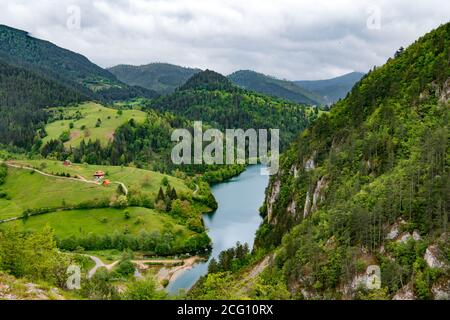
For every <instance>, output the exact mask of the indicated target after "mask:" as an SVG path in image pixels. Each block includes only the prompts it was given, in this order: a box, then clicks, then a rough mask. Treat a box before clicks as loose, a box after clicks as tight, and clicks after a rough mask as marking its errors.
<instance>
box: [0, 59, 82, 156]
mask: <svg viewBox="0 0 450 320" xmlns="http://www.w3.org/2000/svg"><path fill="white" fill-rule="evenodd" d="M85 99H86V96H84V95H83V94H82V93H80V92H79V91H76V90H74V89H72V88H69V87H67V86H65V85H63V84H61V83H58V82H56V81H54V80H50V79H46V78H43V77H41V76H40V75H38V74H36V73H34V72H31V71H28V70H26V69H23V68H20V67H16V66H11V65H9V64H7V63H4V62H2V61H1V60H0V144H6V145H14V146H18V147H22V148H30V147H31V145H32V144H33V143H34V142H35V136H36V132H37V131H38V129H40V128H43V127H44V125H45V123H46V121H47V118H48V115H47V113H46V112H44V110H43V108H44V107H49V106H61V105H66V104H68V103H71V102H80V101H82V100H85Z"/></svg>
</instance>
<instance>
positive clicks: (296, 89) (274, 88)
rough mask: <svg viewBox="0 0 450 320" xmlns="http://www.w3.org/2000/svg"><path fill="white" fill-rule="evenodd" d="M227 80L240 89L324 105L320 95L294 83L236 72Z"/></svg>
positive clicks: (245, 72)
mask: <svg viewBox="0 0 450 320" xmlns="http://www.w3.org/2000/svg"><path fill="white" fill-rule="evenodd" d="M228 78H229V79H230V80H231V81H232V82H233V83H234V84H236V85H238V86H240V87H241V88H245V89H248V90H252V91H256V92H259V93H263V94H267V95H270V96H274V97H278V98H283V99H286V100H290V101H293V102H297V103H304V104H309V105H321V104H324V103H325V101H324V100H322V98H321V96H320V95H317V94H315V93H313V92H310V91H308V90H306V89H304V88H302V87H301V86H299V85H297V84H295V83H294V82H291V81H286V80H280V79H276V78H274V77H271V76H267V75H264V74H261V73H257V72H254V71H250V70H240V71H236V72H234V73H232V74H230V75H229V76H228Z"/></svg>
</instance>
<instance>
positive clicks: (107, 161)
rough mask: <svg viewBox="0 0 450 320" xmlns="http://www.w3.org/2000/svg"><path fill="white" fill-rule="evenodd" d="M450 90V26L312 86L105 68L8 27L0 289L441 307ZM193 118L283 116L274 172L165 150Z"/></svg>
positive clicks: (1, 89) (153, 68)
mask: <svg viewBox="0 0 450 320" xmlns="http://www.w3.org/2000/svg"><path fill="white" fill-rule="evenodd" d="M234 70H239V69H234ZM228 71H229V70H228ZM333 72H334V73H335V69H333ZM298 78H299V79H301V78H302V77H301V75H299V76H298ZM449 99H450V23H446V24H442V25H440V26H439V27H437V28H436V29H434V30H432V31H430V32H429V33H427V34H425V35H423V36H422V37H421V38H419V39H417V40H416V41H415V42H414V43H412V44H411V45H410V46H409V47H407V48H406V49H404V48H403V47H402V48H401V49H399V50H398V51H397V52H395V53H394V55H393V57H391V58H388V59H387V61H386V63H385V64H383V65H381V66H376V67H373V68H372V69H371V70H368V72H367V73H358V72H351V73H347V74H345V75H343V76H340V77H336V78H332V79H328V80H317V81H289V80H281V79H278V78H276V77H273V76H270V75H266V74H262V73H258V72H255V71H252V70H240V71H235V72H232V73H231V74H229V75H228V76H225V75H222V74H221V73H219V72H216V71H213V70H209V69H205V70H201V69H198V68H188V67H182V66H176V65H170V64H166V63H150V64H147V65H140V66H133V65H128V64H127V65H125V64H119V65H117V66H116V67H111V68H102V67H100V66H98V65H96V64H95V63H93V62H91V61H90V60H88V59H87V58H86V57H84V56H83V55H81V54H78V53H75V52H72V51H70V50H67V49H63V48H60V47H58V46H56V45H55V44H53V43H51V42H48V41H44V40H40V39H38V38H35V37H33V36H32V35H30V34H28V33H27V32H26V31H22V30H18V29H14V28H11V27H8V26H4V25H0V299H13V300H16V299H22V298H23V299H75V300H85V299H86V300H162V299H183V300H222V299H224V300H235V299H242V300H249V299H251V300H288V299H292V300H397V299H408V300H412V299H417V300H441V299H443V300H448V299H450V239H449V231H450V229H449V228H450V225H449V223H448V221H449V216H448V209H449V201H448V200H449V198H448V195H449V194H450V192H449V186H450V184H449V171H448V167H449V146H448V138H449V134H448V119H449V115H450V112H449V111H450V108H449ZM198 122H201V123H202V125H203V127H204V129H205V131H206V130H208V129H216V132H224V131H225V130H227V129H242V131H245V130H249V129H250V130H251V129H255V132H258V130H261V129H265V130H268V131H269V132H270V135H269V137H268V140H270V141H271V142H274V141H275V140H276V139H277V138H278V137H276V136H275V135H273V136H272V131H271V129H278V130H279V132H280V135H279V142H280V148H279V150H276V147H275V146H273V145H272V144H269V145H270V148H272V149H271V150H267V146H266V150H263V148H261V146H260V149H259V151H261V150H263V151H268V156H271V155H274V156H277V155H278V153H280V154H281V156H280V157H279V159H278V158H277V159H276V160H277V163H278V160H279V165H280V166H279V170H276V171H275V172H274V174H273V175H270V176H269V175H265V174H263V173H267V169H268V168H267V166H264V165H262V164H257V165H253V164H252V162H250V161H249V160H248V159H247V160H245V161H243V162H242V163H239V164H232V163H235V162H233V161H232V162H228V163H227V164H224V165H222V164H217V163H216V164H208V163H206V162H205V161H203V160H202V159H200V160H198V158H199V157H197V158H196V157H195V155H194V156H192V155H191V154H189V155H188V156H187V158H188V159H187V160H188V161H182V163H177V162H176V161H175V160H174V158H173V157H172V151H173V150H174V148H176V146H177V143H176V141H172V139H171V136H172V134H173V132H174V130H176V129H183V130H185V131H184V132H187V133H188V135H192V133H196V127H195V124H196V123H198ZM202 139H203V135H202ZM226 139H233V142H234V137H231V138H230V137H227V138H226ZM205 142H207V141H205V140H202V141H200V142H199V143H198V144H196V142H195V141H194V143H189V144H188V148H187V150H190V148H191V147H193V148H194V149H198V150H200V151H202V150H203V149H202V148H203V147H205V146H208V145H207V144H206V143H205ZM214 142H217V141H214ZM220 142H221V143H222V148H221V149H219V150H220V152H224V153H225V151H224V150H222V149H223V147H224V146H225V147H226V146H227V144H226V143H225V144H224V143H223V142H228V141H226V140H225V141H220ZM243 142H244V143H242V145H244V155H245V156H246V155H250V151H249V149H250V147H249V146H250V144H251V141H250V139H248V140H245V139H244V141H243ZM258 142H260V140H259V139H258ZM270 148H269V149H270ZM230 149H231V151H233V154H234V153H235V151H236V150H237V148H236V147H234V146H233V147H232V148H230ZM217 152H219V151H217ZM183 155H184V149H183ZM215 155H216V154H215ZM259 155H261V153H260V154H259ZM234 157H235V156H234V155H233V160H235V159H234ZM192 159H196V160H197V161H191V160H192ZM259 160H261V159H259ZM261 163H262V162H261ZM277 169H278V168H277ZM74 270H75V271H74ZM69 271H70V272H69ZM78 271H79V272H78ZM71 272H73V274H72V273H71ZM72 276H73V277H78V280H79V282H80V285H79V286H75V287H73V286H72V284H73V283H77V281H74V282H73V283H71V282H70V281H73V279H74V278H73V277H72ZM75 280H77V279H75Z"/></svg>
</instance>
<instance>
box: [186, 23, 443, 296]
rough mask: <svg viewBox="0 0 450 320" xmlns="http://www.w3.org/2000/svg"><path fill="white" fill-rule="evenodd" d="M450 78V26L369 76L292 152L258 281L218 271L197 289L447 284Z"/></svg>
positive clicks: (268, 223) (276, 185)
mask: <svg viewBox="0 0 450 320" xmlns="http://www.w3.org/2000/svg"><path fill="white" fill-rule="evenodd" d="M449 79H450V24H446V25H442V26H441V27H439V28H438V29H436V30H434V31H432V32H431V33H429V34H427V35H425V36H424V37H422V38H420V39H419V40H417V41H416V42H415V43H414V44H412V45H411V46H410V47H409V48H407V49H406V50H404V49H403V48H401V49H400V50H398V51H397V52H396V53H395V57H394V58H393V59H389V60H388V61H387V63H386V64H385V65H384V66H382V67H379V68H375V69H374V70H372V71H371V72H370V73H369V74H367V75H366V76H365V77H364V78H363V79H362V81H360V82H359V83H357V85H356V86H355V87H354V88H353V90H352V92H351V93H350V94H349V96H348V97H347V98H346V99H344V100H342V101H340V102H338V103H337V104H336V105H335V106H334V107H333V108H332V110H331V112H330V113H329V114H327V115H324V116H322V117H320V118H319V119H318V120H317V121H316V123H315V124H313V125H312V126H311V128H309V129H307V130H305V131H304V132H303V133H302V134H301V135H300V137H299V138H298V139H297V141H296V142H295V143H293V144H292V145H291V147H290V148H289V150H288V151H286V152H285V154H284V155H283V156H282V159H281V163H282V168H281V170H280V173H279V174H278V175H277V176H274V177H272V178H271V182H270V185H269V187H268V189H267V193H266V201H265V204H264V205H263V207H262V208H261V213H262V215H263V217H264V224H263V225H262V226H261V228H260V229H259V231H258V233H257V238H256V249H255V252H254V254H253V255H254V256H255V257H257V256H258V255H259V257H261V254H263V255H264V253H273V254H274V255H269V256H271V257H272V259H273V260H272V262H271V264H270V267H268V268H266V270H265V271H264V272H263V273H262V274H261V275H260V276H259V277H257V279H255V280H254V281H253V282H254V286H253V289H252V290H247V293H242V290H239V289H237V288H238V287H239V285H242V284H241V283H240V282H239V281H241V280H240V279H242V278H243V274H245V268H244V269H241V271H239V272H237V273H230V272H222V273H218V274H213V275H210V276H208V277H207V278H205V279H204V280H203V281H202V282H201V283H200V284H199V285H198V286H197V287H196V289H195V291H194V292H196V293H197V294H194V297H195V298H199V297H200V298H201V297H214V296H216V295H219V294H224V292H226V295H227V297H230V298H233V297H234V298H236V297H242V294H244V297H245V296H249V297H252V298H287V297H290V298H296V299H323V298H327V299H336V298H338V299H340V298H354V299H355V298H356V299H391V298H393V297H394V296H395V297H397V296H401V295H404V294H407V295H408V297H413V298H418V299H430V298H436V299H437V298H438V294H439V290H443V292H448V281H449V277H450V275H449V273H448V268H446V267H445V265H448V263H449V261H450V249H449V248H450V240H449V238H448V231H449V224H448V220H449V217H448V209H449V199H448V195H449V194H450V192H449V191H450V190H449V185H450V184H449V171H448V169H449V159H448V154H449V149H448V148H449V145H448V137H449V135H448V119H449V106H448V100H449V98H450V97H449V93H448V92H449V86H450V80H449ZM430 256H432V257H433V259H431V258H430ZM250 260H251V259H250ZM436 261H438V262H436ZM439 261H440V262H439ZM369 265H376V266H378V267H379V268H380V269H381V287H380V288H379V289H373V290H369V289H367V288H366V287H365V286H364V285H362V286H360V284H359V282H358V281H362V280H361V279H364V278H363V275H364V273H365V270H366V268H368V266H369ZM247 266H248V264H247ZM358 277H360V278H358ZM230 284H231V285H230ZM225 288H226V289H225ZM232 288H235V290H233V289H232ZM439 288H442V289H439Z"/></svg>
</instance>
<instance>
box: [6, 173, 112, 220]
mask: <svg viewBox="0 0 450 320" xmlns="http://www.w3.org/2000/svg"><path fill="white" fill-rule="evenodd" d="M0 191H2V192H5V193H6V194H7V197H4V198H2V199H0V219H6V218H11V217H17V216H20V215H21V214H22V213H23V211H24V210H25V209H33V208H42V207H61V206H62V205H63V201H64V202H65V204H66V205H67V206H71V205H75V204H78V203H80V202H83V201H87V200H93V199H105V198H107V199H110V198H111V197H112V196H113V195H115V193H116V188H115V187H102V186H98V185H94V184H88V183H85V182H81V181H72V180H67V179H63V178H54V177H46V176H43V175H40V174H38V173H32V172H31V171H29V170H23V169H15V168H9V169H8V176H7V178H6V182H5V183H4V184H3V185H1V186H0Z"/></svg>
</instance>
